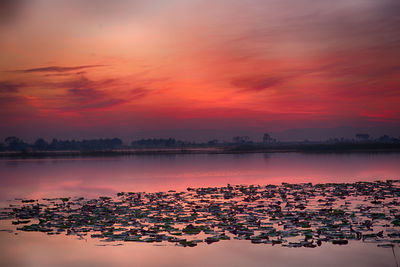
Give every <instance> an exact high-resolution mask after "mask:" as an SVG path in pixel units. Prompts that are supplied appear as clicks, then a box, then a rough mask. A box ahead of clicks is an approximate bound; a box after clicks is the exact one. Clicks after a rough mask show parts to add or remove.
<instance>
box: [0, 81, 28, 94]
mask: <svg viewBox="0 0 400 267" xmlns="http://www.w3.org/2000/svg"><path fill="white" fill-rule="evenodd" d="M22 86H23V85H22V84H20V83H15V82H9V81H0V93H16V92H18V89H19V88H20V87H22Z"/></svg>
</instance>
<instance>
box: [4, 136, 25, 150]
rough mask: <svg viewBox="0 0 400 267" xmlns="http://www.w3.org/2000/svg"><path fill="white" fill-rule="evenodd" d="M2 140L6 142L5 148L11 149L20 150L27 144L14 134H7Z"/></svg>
mask: <svg viewBox="0 0 400 267" xmlns="http://www.w3.org/2000/svg"><path fill="white" fill-rule="evenodd" d="M4 142H5V143H6V146H7V147H6V149H8V150H11V151H22V150H26V149H27V148H28V147H29V145H28V144H27V143H25V142H24V141H23V140H22V139H19V138H18V137H16V136H9V137H6V138H5V139H4Z"/></svg>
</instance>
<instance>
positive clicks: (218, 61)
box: [0, 0, 400, 141]
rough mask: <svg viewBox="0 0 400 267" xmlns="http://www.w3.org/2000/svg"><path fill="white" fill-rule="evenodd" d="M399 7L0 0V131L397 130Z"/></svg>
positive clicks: (373, 2)
mask: <svg viewBox="0 0 400 267" xmlns="http://www.w3.org/2000/svg"><path fill="white" fill-rule="evenodd" d="M399 14H400V1H398V0H335V1H331V0H315V1H312V0H292V1H286V0H240V1H239V0H215V1H211V0H210V1H208V0H132V1H128V0H113V1H106V0H69V1H67V0H66V1H61V0H60V1H55V0H2V1H0V128H1V131H0V137H1V139H3V138H4V137H6V136H9V135H17V136H20V137H22V138H24V139H26V140H28V141H29V140H34V139H36V138H37V137H45V138H47V139H50V138H53V137H56V138H77V139H81V138H98V137H114V136H118V137H122V138H124V139H125V140H127V141H130V140H132V139H135V138H143V137H170V136H171V137H177V138H180V139H184V140H203V139H206V140H207V139H210V138H211V137H215V138H220V139H227V140H228V139H229V138H231V136H233V135H237V134H247V135H250V136H252V137H254V138H256V137H257V134H260V136H259V138H261V133H263V132H271V133H276V136H277V137H279V134H278V133H282V132H285V131H288V130H290V129H310V128H312V129H314V130H315V129H326V131H325V134H324V135H321V138H325V137H329V136H327V135H329V132H331V133H332V135H334V136H330V137H336V136H335V135H339V134H345V133H344V132H343V133H341V132H340V131H341V130H340V129H349V128H351V129H357V130H359V129H361V130H368V129H374V131H375V132H376V133H379V134H381V133H384V132H388V133H389V134H397V136H399V135H400V15H399ZM310 131H311V129H310ZM295 132H296V131H295ZM299 132H302V133H307V130H302V131H299ZM346 133H348V132H346ZM310 135H311V132H310ZM292 137H293V138H296V136H295V134H294V135H293V136H292ZM299 138H300V136H299ZM301 138H303V136H301Z"/></svg>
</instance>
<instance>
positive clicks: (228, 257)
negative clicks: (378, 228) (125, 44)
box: [0, 153, 400, 266]
mask: <svg viewBox="0 0 400 267" xmlns="http://www.w3.org/2000/svg"><path fill="white" fill-rule="evenodd" d="M377 179H381V180H382V179H384V180H385V179H400V154H394V153H392V154H382V153H380V154H300V153H276V154H241V155H207V154H205V155H168V156H167V155H163V156H143V155H141V156H130V157H112V158H99V157H96V158H65V159H40V160H39V159H29V160H5V159H2V160H0V200H1V203H2V206H4V205H7V203H9V202H8V200H11V199H14V198H16V197H24V198H42V197H60V196H84V197H98V196H105V195H108V196H112V195H114V194H115V193H117V192H120V191H149V192H154V191H167V190H170V189H174V190H177V191H179V190H185V189H186V188H187V187H208V186H223V185H226V184H228V183H230V184H280V183H281V182H289V183H300V182H312V183H326V182H354V181H360V180H362V181H373V180H377ZM0 223H1V224H0V229H11V226H9V225H7V224H5V223H4V222H0ZM98 245H99V242H96V240H91V239H88V240H87V241H82V240H77V239H75V238H74V237H66V236H47V235H45V234H42V233H20V232H19V233H18V235H14V234H10V233H6V232H0V265H1V266H92V265H96V266H159V265H165V266H185V265H192V266H244V265H246V266H289V265H290V266H338V265H342V266H396V263H395V260H394V256H393V254H392V250H391V249H384V248H377V247H376V244H366V243H360V242H359V243H354V244H353V243H351V244H350V245H348V246H334V245H329V244H326V245H323V246H322V247H321V248H317V249H307V248H300V249H289V248H282V247H271V246H267V245H253V244H249V243H248V242H241V241H229V242H219V243H218V244H213V245H210V246H208V245H206V244H200V245H199V246H198V247H195V248H181V247H174V246H171V245H167V246H155V245H153V244H142V243H134V244H132V243H129V244H124V245H123V246H118V247H112V246H106V247H104V246H98ZM395 253H397V254H398V255H399V256H400V250H399V248H398V247H396V248H395Z"/></svg>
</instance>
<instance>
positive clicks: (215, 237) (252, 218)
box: [0, 180, 400, 248]
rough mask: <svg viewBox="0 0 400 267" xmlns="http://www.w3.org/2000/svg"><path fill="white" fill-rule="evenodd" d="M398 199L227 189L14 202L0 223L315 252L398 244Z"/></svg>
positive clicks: (362, 188) (396, 184)
mask: <svg viewBox="0 0 400 267" xmlns="http://www.w3.org/2000/svg"><path fill="white" fill-rule="evenodd" d="M399 197H400V180H387V181H376V182H356V183H327V184H315V185H313V184H311V183H307V184H288V183H282V184H281V185H266V186H260V185H235V186H232V185H227V186H225V187H207V188H187V191H185V192H175V191H173V190H170V191H168V192H157V193H145V192H121V193H118V194H117V196H115V197H112V198H111V197H99V198H97V199H85V198H83V197H80V198H69V197H63V198H55V199H40V200H35V199H19V200H15V201H13V203H12V204H10V206H9V207H6V208H3V209H2V210H1V212H0V219H1V220H11V222H12V225H14V226H15V229H14V230H16V231H26V232H31V231H35V232H43V233H45V234H47V235H57V234H66V235H69V236H77V237H78V238H80V239H86V238H96V239H98V240H99V241H100V242H119V243H122V242H149V243H153V242H171V243H172V244H175V245H179V246H183V247H194V246H196V245H197V244H198V243H201V242H205V243H207V244H212V243H215V242H229V241H227V240H231V239H238V240H247V241H248V242H251V243H253V244H270V245H281V246H285V247H308V248H315V247H318V246H321V245H322V244H323V243H325V242H329V243H332V244H334V245H347V244H348V242H349V240H357V241H360V242H372V243H377V245H378V246H380V247H393V245H394V244H396V243H400V212H399V204H400V203H399ZM10 232H12V231H10ZM244 242H245V241H244ZM103 244H105V243H103Z"/></svg>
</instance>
